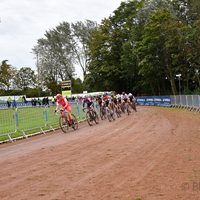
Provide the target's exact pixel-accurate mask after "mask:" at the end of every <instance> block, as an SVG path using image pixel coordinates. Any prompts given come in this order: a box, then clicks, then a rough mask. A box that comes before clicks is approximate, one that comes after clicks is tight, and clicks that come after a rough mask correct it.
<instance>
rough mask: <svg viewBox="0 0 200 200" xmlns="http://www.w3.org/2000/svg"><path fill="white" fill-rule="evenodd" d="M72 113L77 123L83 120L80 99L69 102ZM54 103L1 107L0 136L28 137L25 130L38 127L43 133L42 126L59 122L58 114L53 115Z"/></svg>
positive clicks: (51, 127) (49, 125)
mask: <svg viewBox="0 0 200 200" xmlns="http://www.w3.org/2000/svg"><path fill="white" fill-rule="evenodd" d="M70 104H71V108H72V113H73V114H74V115H75V116H76V117H77V120H78V122H79V123H81V122H83V121H85V120H86V119H85V116H86V112H83V110H82V101H80V102H75V101H73V102H70ZM55 107H56V105H55V104H54V105H52V104H51V106H45V107H38V106H33V107H32V106H31V107H18V108H16V109H12V108H10V109H1V110H0V136H8V137H9V140H10V141H12V142H13V140H12V137H11V136H12V134H14V133H16V132H17V131H18V132H19V133H22V134H23V137H25V138H27V139H28V135H27V134H26V132H27V131H31V130H34V129H40V133H43V134H45V131H44V127H50V130H51V129H52V130H53V131H55V129H54V128H53V127H54V125H58V124H59V116H60V115H55V114H54V110H55Z"/></svg>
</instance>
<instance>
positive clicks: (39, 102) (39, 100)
mask: <svg viewBox="0 0 200 200" xmlns="http://www.w3.org/2000/svg"><path fill="white" fill-rule="evenodd" d="M38 104H39V107H40V106H41V99H40V98H38Z"/></svg>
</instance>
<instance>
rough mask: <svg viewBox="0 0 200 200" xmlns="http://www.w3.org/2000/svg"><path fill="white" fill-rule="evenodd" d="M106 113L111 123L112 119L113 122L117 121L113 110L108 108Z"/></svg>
mask: <svg viewBox="0 0 200 200" xmlns="http://www.w3.org/2000/svg"><path fill="white" fill-rule="evenodd" d="M106 113H107V117H108V120H109V121H110V122H111V121H112V119H113V121H114V120H115V113H114V112H113V111H112V112H111V110H110V109H109V108H108V107H107V109H106Z"/></svg>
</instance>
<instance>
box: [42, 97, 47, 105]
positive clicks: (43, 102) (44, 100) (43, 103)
mask: <svg viewBox="0 0 200 200" xmlns="http://www.w3.org/2000/svg"><path fill="white" fill-rule="evenodd" d="M45 105H46V98H43V99H42V106H45Z"/></svg>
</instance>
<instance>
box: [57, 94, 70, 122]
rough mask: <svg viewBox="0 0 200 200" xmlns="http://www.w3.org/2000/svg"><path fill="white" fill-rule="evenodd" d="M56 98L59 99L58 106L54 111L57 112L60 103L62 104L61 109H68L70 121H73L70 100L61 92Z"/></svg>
mask: <svg viewBox="0 0 200 200" xmlns="http://www.w3.org/2000/svg"><path fill="white" fill-rule="evenodd" d="M56 99H57V101H56V105H57V107H56V109H55V111H54V112H57V110H58V108H59V104H61V109H62V110H67V113H68V116H69V121H70V122H71V119H72V116H71V105H70V102H69V101H68V100H67V99H66V98H65V97H63V96H62V95H61V94H57V95H56Z"/></svg>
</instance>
